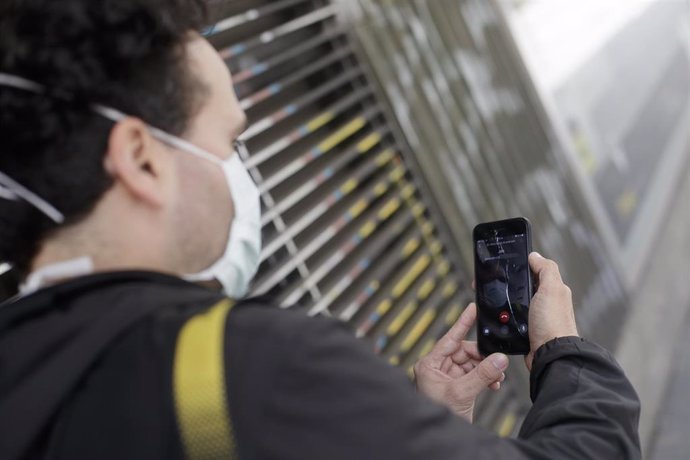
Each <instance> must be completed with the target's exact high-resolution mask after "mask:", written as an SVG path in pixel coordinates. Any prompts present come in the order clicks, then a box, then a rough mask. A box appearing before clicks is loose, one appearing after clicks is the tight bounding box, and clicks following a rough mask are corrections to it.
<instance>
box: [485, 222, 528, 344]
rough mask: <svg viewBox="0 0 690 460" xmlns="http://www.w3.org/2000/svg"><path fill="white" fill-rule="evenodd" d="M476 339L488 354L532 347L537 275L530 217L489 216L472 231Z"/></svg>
mask: <svg viewBox="0 0 690 460" xmlns="http://www.w3.org/2000/svg"><path fill="white" fill-rule="evenodd" d="M473 240H474V272H475V283H476V296H477V297H476V300H477V345H478V346H479V351H480V353H482V354H483V355H484V356H487V355H490V354H491V353H495V352H501V353H506V354H513V355H520V354H523V355H524V354H527V353H529V334H528V327H529V325H528V322H527V319H528V317H529V303H530V300H531V299H532V293H533V292H532V291H533V279H532V272H531V270H530V268H529V261H528V256H529V254H530V252H532V232H531V228H530V223H529V221H528V220H527V219H525V218H523V217H518V218H514V219H507V220H501V221H497V222H486V223H482V224H479V225H477V226H476V227H475V228H474V231H473Z"/></svg>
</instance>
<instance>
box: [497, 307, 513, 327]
mask: <svg viewBox="0 0 690 460" xmlns="http://www.w3.org/2000/svg"><path fill="white" fill-rule="evenodd" d="M509 319H510V313H508V312H507V311H505V310H503V311H502V312H501V313H499V314H498V320H499V321H500V322H501V323H503V324H505V323H507V322H508V320H509Z"/></svg>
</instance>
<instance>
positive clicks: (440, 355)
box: [427, 303, 477, 369]
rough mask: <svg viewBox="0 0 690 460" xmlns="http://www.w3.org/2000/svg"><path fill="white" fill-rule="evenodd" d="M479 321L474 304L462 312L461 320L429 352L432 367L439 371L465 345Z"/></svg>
mask: <svg viewBox="0 0 690 460" xmlns="http://www.w3.org/2000/svg"><path fill="white" fill-rule="evenodd" d="M476 319H477V307H476V305H475V304H474V303H471V304H469V305H468V307H467V308H465V311H463V312H462V314H461V315H460V318H458V320H457V321H456V322H455V324H454V325H453V326H452V327H451V328H450V330H449V331H448V332H446V334H445V335H444V336H443V337H441V340H439V341H438V342H437V343H436V345H434V348H432V349H431V351H430V352H429V354H428V355H427V356H428V360H429V362H430V363H431V365H432V366H434V367H435V368H437V369H438V366H440V365H441V363H442V362H443V360H444V359H445V358H447V357H450V356H452V355H453V354H454V353H455V352H456V351H458V349H459V348H461V347H462V345H463V339H464V338H465V336H466V335H467V332H468V331H469V330H470V328H471V327H472V326H473V325H474V321H475V320H476Z"/></svg>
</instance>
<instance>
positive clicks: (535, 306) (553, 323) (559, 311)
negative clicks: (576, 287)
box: [525, 252, 577, 371]
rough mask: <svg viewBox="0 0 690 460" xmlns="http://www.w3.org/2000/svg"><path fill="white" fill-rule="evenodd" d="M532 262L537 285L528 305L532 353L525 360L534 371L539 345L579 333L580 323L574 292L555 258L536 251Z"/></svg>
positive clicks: (531, 256) (530, 262)
mask: <svg viewBox="0 0 690 460" xmlns="http://www.w3.org/2000/svg"><path fill="white" fill-rule="evenodd" d="M529 264H530V268H531V269H532V272H533V273H534V275H535V277H536V279H537V286H538V289H537V292H536V293H535V294H534V297H532V301H531V302H530V305H529V342H530V353H529V354H528V355H527V356H526V357H525V364H527V369H529V370H530V371H531V370H532V360H533V359H534V353H535V352H536V351H537V350H538V349H539V347H541V346H542V345H544V344H545V343H546V342H548V341H549V340H553V339H555V338H557V337H568V336H577V325H576V323H575V313H574V310H573V296H572V292H571V291H570V288H569V287H568V286H566V285H565V284H564V283H563V280H562V279H561V273H560V271H559V270H558V265H557V264H556V262H554V261H552V260H549V259H545V258H544V257H542V256H541V255H540V254H539V253H537V252H533V253H532V254H530V255H529Z"/></svg>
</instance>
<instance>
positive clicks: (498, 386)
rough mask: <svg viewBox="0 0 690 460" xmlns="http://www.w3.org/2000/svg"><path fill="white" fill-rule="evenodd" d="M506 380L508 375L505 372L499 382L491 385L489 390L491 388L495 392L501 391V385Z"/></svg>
mask: <svg viewBox="0 0 690 460" xmlns="http://www.w3.org/2000/svg"><path fill="white" fill-rule="evenodd" d="M505 379H506V374H505V372H504V373H502V374H501V378H500V379H498V381H496V382H494V383H492V384H491V385H489V388H491V389H492V390H494V391H498V390H500V389H501V383H503V381H504V380H505Z"/></svg>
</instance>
